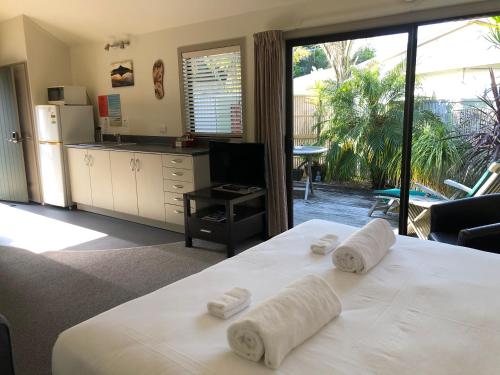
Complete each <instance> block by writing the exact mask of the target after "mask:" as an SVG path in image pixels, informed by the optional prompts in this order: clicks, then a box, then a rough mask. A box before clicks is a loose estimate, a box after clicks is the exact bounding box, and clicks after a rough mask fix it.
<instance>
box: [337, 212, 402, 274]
mask: <svg viewBox="0 0 500 375" xmlns="http://www.w3.org/2000/svg"><path fill="white" fill-rule="evenodd" d="M395 242H396V236H395V235H394V232H393V231H392V228H391V226H390V224H389V223H388V222H387V221H386V220H384V219H375V220H372V221H371V222H369V223H368V224H366V225H365V226H364V227H363V228H361V229H360V230H358V231H356V232H354V233H353V234H351V235H350V236H349V237H347V239H346V240H345V241H344V242H342V243H341V244H340V245H339V246H337V248H336V249H335V251H334V252H333V254H332V260H333V264H335V267H337V268H338V269H339V270H341V271H345V272H354V273H366V272H368V271H369V270H370V269H371V268H372V267H373V266H375V265H376V264H377V263H378V262H380V261H381V260H382V258H383V257H384V256H385V254H387V251H388V250H389V248H390V247H391V246H392V245H394V243H395Z"/></svg>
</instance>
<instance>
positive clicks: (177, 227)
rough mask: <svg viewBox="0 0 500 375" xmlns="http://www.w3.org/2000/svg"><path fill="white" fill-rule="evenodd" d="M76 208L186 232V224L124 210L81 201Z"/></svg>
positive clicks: (173, 230)
mask: <svg viewBox="0 0 500 375" xmlns="http://www.w3.org/2000/svg"><path fill="white" fill-rule="evenodd" d="M76 208H77V209H79V210H82V211H88V212H92V213H94V214H98V215H104V216H110V217H114V218H115V219H121V220H127V221H132V222H134V223H138V224H143V225H148V226H151V227H155V228H160V229H166V230H170V231H172V232H177V233H184V226H183V225H177V224H172V223H165V222H163V221H158V220H152V219H147V218H144V217H141V216H135V215H129V214H124V213H122V212H117V211H112V210H107V209H105V208H97V207H92V206H87V205H86V204H80V203H77V204H76Z"/></svg>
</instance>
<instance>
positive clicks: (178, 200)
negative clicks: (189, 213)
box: [172, 197, 184, 202]
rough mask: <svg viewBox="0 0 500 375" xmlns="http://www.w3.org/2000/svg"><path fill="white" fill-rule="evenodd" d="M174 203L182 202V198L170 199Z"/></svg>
mask: <svg viewBox="0 0 500 375" xmlns="http://www.w3.org/2000/svg"><path fill="white" fill-rule="evenodd" d="M172 199H173V200H174V201H177V202H182V201H183V200H184V199H183V198H179V197H175V198H172Z"/></svg>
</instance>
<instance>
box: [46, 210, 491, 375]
mask: <svg viewBox="0 0 500 375" xmlns="http://www.w3.org/2000/svg"><path fill="white" fill-rule="evenodd" d="M354 230H355V228H353V227H349V226H345V225H341V224H336V223H332V222H327V221H322V220H312V221H308V222H306V223H304V224H301V225H299V226H297V227H295V228H294V229H291V230H289V231H288V232H285V233H283V234H281V235H279V236H277V237H275V238H273V239H271V240H269V241H267V242H264V243H262V244H260V245H258V246H256V247H254V248H252V249H249V250H247V251H245V252H244V253H242V254H240V255H238V256H235V257H233V258H231V259H228V260H226V261H223V262H221V263H219V264H217V265H215V266H212V267H210V268H208V269H206V270H204V271H202V272H200V273H198V274H195V275H192V276H190V277H187V278H185V279H183V280H180V281H178V282H176V283H173V284H171V285H168V286H166V287H164V288H161V289H159V290H157V291H155V292H153V293H150V294H148V295H145V296H143V297H140V298H138V299H135V300H132V301H129V302H127V303H125V304H123V305H120V306H118V307H116V308H113V309H112V310H109V311H107V312H104V313H102V314H100V315H98V316H96V317H94V318H92V319H90V320H87V321H85V322H83V323H81V324H78V325H77V326H75V327H72V328H70V329H68V330H67V331H65V332H63V333H62V334H61V335H60V336H59V338H58V340H57V342H56V344H55V346H54V350H53V374H54V375H91V374H92V375H105V374H106V375H111V374H113V375H138V374H147V375H153V374H154V375H156V374H158V375H159V374H162V375H170V374H176V375H177V374H217V375H224V374H228V375H229V374H230V375H233V374H238V375H246V374H252V375H254V374H271V373H273V374H296V375H298V374H345V375H354V374H426V375H430V374H475V375H478V374H499V373H500V256H499V255H496V254H490V253H485V252H481V251H477V250H472V249H468V248H463V247H457V246H451V245H446V244H439V243H435V242H430V241H423V240H419V239H415V238H408V237H403V236H398V238H397V242H396V244H395V245H394V246H393V247H392V249H391V250H390V251H389V253H388V255H387V256H386V257H385V258H384V259H383V260H382V262H381V263H379V264H378V265H377V266H376V267H375V268H374V269H372V270H371V271H370V272H368V273H367V274H365V275H356V274H350V273H343V272H341V271H338V270H336V269H335V268H334V267H333V265H332V262H331V257H330V256H328V255H327V256H321V255H316V254H312V253H311V252H310V250H309V245H310V243H311V242H313V241H314V240H317V239H318V238H319V237H321V236H323V235H325V234H327V233H334V234H337V235H339V237H340V238H341V239H342V238H345V237H346V236H347V235H348V234H349V233H351V232H352V231H354ZM307 274H317V275H321V276H322V277H324V278H325V280H327V281H328V282H329V283H330V284H331V285H332V287H333V288H334V289H335V291H336V292H337V294H338V296H339V298H340V299H341V301H342V304H343V311H342V314H341V315H340V317H338V318H337V319H335V320H333V321H332V322H331V323H329V324H328V325H327V326H325V327H324V328H323V329H322V330H321V331H320V332H319V333H317V334H316V335H314V336H313V337H311V338H310V339H309V340H307V341H306V342H304V343H303V344H302V345H300V346H299V347H297V348H295V349H294V350H293V351H292V352H291V353H290V354H289V355H288V357H287V358H286V359H285V360H284V362H283V363H282V365H281V367H280V368H279V369H278V370H276V371H273V370H270V369H268V368H266V367H265V366H264V365H263V363H262V362H261V363H255V362H251V361H248V360H245V359H243V358H241V357H239V356H237V355H236V354H234V353H233V352H232V351H231V350H230V349H229V347H228V344H227V340H226V330H227V328H228V326H229V325H230V324H231V322H233V321H234V320H236V319H239V318H240V317H242V316H243V315H244V314H245V312H242V313H240V314H238V315H236V316H234V317H232V318H231V319H228V320H225V321H224V320H219V319H217V318H214V317H212V316H210V315H208V314H207V313H206V303H207V301H208V300H210V299H212V298H214V297H216V296H219V295H220V294H222V293H223V292H225V291H227V290H228V289H231V288H232V287H235V286H239V287H243V288H248V289H249V290H250V291H251V292H252V305H253V306H255V305H256V304H257V303H259V302H260V301H262V300H264V299H266V298H268V297H270V296H272V295H274V294H275V293H277V292H278V291H279V290H280V289H281V288H283V287H284V286H286V285H287V284H289V283H291V282H293V281H294V280H296V279H298V278H300V277H301V276H304V275H307Z"/></svg>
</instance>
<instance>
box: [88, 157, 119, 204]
mask: <svg viewBox="0 0 500 375" xmlns="http://www.w3.org/2000/svg"><path fill="white" fill-rule="evenodd" d="M88 159H89V167H90V185H91V188H92V205H93V206H94V207H98V208H105V209H107V210H113V209H114V204H113V186H112V184H111V163H110V152H109V151H103V150H92V149H90V150H88Z"/></svg>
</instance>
